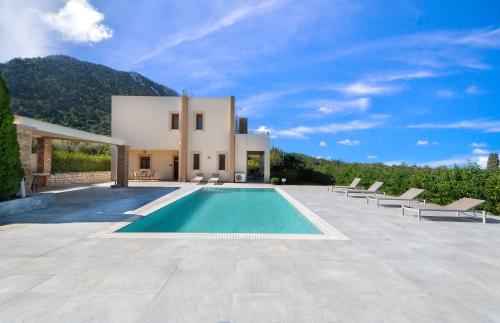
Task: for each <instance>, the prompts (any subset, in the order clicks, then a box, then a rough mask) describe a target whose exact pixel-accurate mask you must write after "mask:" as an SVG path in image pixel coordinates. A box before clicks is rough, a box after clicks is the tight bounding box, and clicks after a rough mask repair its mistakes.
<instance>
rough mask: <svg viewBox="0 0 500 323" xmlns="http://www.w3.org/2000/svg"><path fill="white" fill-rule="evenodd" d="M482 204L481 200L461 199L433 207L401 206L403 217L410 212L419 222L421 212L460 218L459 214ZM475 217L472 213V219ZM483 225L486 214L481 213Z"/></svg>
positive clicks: (428, 205)
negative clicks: (451, 213)
mask: <svg viewBox="0 0 500 323" xmlns="http://www.w3.org/2000/svg"><path fill="white" fill-rule="evenodd" d="M482 203H484V201H483V200H477V199H471V198H462V199H460V200H458V201H455V202H453V203H450V204H448V205H445V206H442V205H435V204H427V205H403V209H402V212H403V215H404V214H405V210H412V211H414V212H416V213H417V217H418V220H419V221H420V215H421V214H422V211H433V212H455V213H456V216H457V217H458V216H460V213H461V212H465V211H469V210H471V209H473V208H475V207H476V206H478V205H480V204H482ZM427 215H435V214H427ZM475 216H476V214H475V212H474V217H475ZM482 216H483V223H486V212H485V211H482Z"/></svg>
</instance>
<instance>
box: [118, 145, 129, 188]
mask: <svg viewBox="0 0 500 323" xmlns="http://www.w3.org/2000/svg"><path fill="white" fill-rule="evenodd" d="M128 147H129V146H127V145H122V146H118V147H117V148H118V149H117V150H118V151H117V163H116V184H117V185H118V186H119V187H128Z"/></svg>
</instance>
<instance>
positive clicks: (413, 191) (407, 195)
mask: <svg viewBox="0 0 500 323" xmlns="http://www.w3.org/2000/svg"><path fill="white" fill-rule="evenodd" d="M423 191H424V190H422V189H420V188H410V189H409V190H408V191H406V192H404V193H403V194H401V195H400V196H390V195H380V194H375V195H371V196H367V197H366V204H369V202H370V200H374V201H376V202H377V207H379V206H380V201H398V202H401V205H403V203H404V202H406V203H408V204H411V202H412V201H415V199H416V197H417V196H419V195H420V194H422V192H423ZM423 203H424V205H425V200H423Z"/></svg>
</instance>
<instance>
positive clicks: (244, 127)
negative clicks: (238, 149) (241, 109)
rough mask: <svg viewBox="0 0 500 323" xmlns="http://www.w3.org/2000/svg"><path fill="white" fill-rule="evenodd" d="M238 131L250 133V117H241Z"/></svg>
mask: <svg viewBox="0 0 500 323" xmlns="http://www.w3.org/2000/svg"><path fill="white" fill-rule="evenodd" d="M238 126H239V127H238V133H242V134H247V133H248V118H240V120H239V122H238Z"/></svg>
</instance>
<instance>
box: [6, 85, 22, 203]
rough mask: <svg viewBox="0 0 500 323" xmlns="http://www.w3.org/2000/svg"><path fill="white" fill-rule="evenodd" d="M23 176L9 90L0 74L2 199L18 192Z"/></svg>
mask: <svg viewBox="0 0 500 323" xmlns="http://www.w3.org/2000/svg"><path fill="white" fill-rule="evenodd" d="M23 176H24V171H23V169H22V167H21V160H20V159H19V143H18V142H17V133H16V126H15V125H14V116H13V114H12V110H11V109H10V96H9V90H8V89H7V86H6V85H5V81H4V80H3V78H2V77H1V76H0V201H3V200H7V199H9V198H11V197H13V196H14V195H15V194H16V193H17V191H18V190H19V182H20V181H21V178H23Z"/></svg>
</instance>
